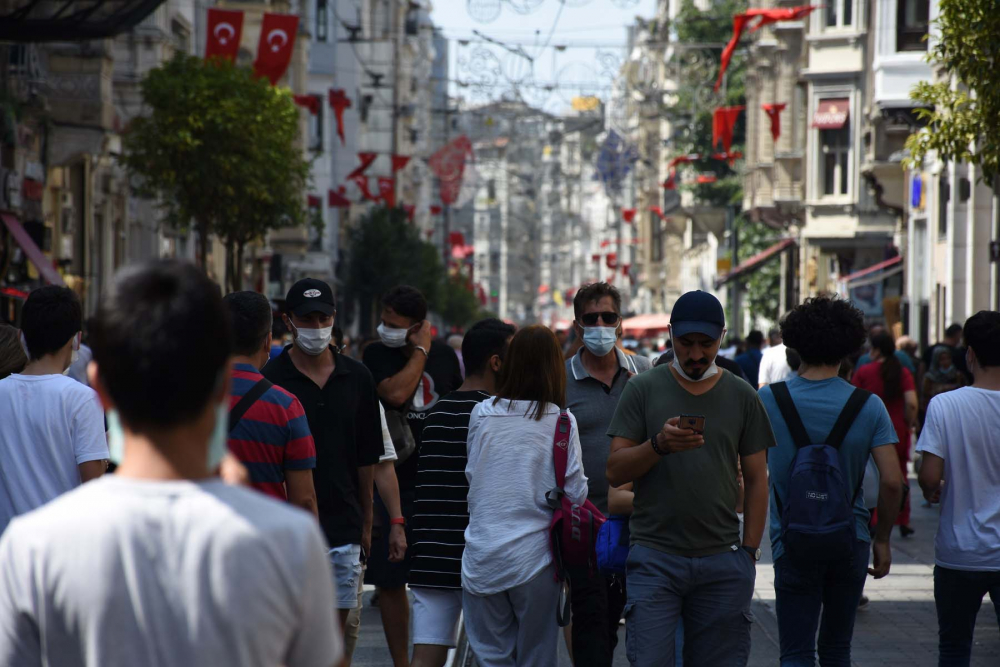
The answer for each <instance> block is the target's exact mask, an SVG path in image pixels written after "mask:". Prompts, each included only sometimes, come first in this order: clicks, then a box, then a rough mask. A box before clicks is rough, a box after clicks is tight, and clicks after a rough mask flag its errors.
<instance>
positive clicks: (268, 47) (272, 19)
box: [253, 13, 299, 86]
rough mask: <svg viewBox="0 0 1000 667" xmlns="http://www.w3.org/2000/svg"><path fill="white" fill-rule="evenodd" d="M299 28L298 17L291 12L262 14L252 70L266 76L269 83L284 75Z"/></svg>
mask: <svg viewBox="0 0 1000 667" xmlns="http://www.w3.org/2000/svg"><path fill="white" fill-rule="evenodd" d="M298 28H299V17H298V16H295V15H293V14H270V13H265V14H264V21H263V23H261V26H260V42H258V43H257V60H255V61H254V64H253V72H254V74H256V75H257V76H263V77H266V78H267V80H268V81H270V82H271V85H272V86H273V85H276V84H277V83H278V80H279V79H281V77H282V76H284V75H285V70H287V69H288V65H289V63H291V62H292V51H293V50H294V48H295V31H296V30H298Z"/></svg>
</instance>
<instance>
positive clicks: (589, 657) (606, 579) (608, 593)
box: [569, 570, 625, 667]
mask: <svg viewBox="0 0 1000 667" xmlns="http://www.w3.org/2000/svg"><path fill="white" fill-rule="evenodd" d="M569 583H570V588H571V601H572V605H573V664H574V665H575V666H576V667H611V663H612V661H613V660H614V655H615V647H616V646H617V645H618V623H619V621H621V618H622V610H623V609H625V575H618V576H617V577H611V576H605V575H603V574H599V573H595V574H594V575H593V576H589V575H588V573H587V572H585V571H583V572H576V571H572V570H571V571H570V572H569Z"/></svg>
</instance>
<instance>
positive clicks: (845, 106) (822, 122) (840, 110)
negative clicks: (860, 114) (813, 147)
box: [813, 97, 850, 130]
mask: <svg viewBox="0 0 1000 667" xmlns="http://www.w3.org/2000/svg"><path fill="white" fill-rule="evenodd" d="M849 110H850V103H849V101H848V99H847V98H846V97H844V98H837V99H833V100H820V101H819V104H818V105H817V106H816V113H815V114H813V127H815V128H817V129H820V130H839V129H840V128H842V127H844V125H845V124H846V123H847V115H848V111H849Z"/></svg>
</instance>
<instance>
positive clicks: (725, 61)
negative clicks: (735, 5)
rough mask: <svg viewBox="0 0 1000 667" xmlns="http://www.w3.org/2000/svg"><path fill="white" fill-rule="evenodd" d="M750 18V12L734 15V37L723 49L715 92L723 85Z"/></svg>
mask: <svg viewBox="0 0 1000 667" xmlns="http://www.w3.org/2000/svg"><path fill="white" fill-rule="evenodd" d="M749 20H750V16H749V15H748V14H737V15H736V16H734V17H733V37H732V39H730V40H729V43H728V44H726V48H724V49H723V50H722V62H721V63H720V64H719V78H718V79H717V80H716V81H715V92H719V86H721V85H722V77H723V76H724V75H725V74H726V70H727V69H728V68H729V61H730V60H732V58H733V52H734V51H736V45H737V44H738V43H739V41H740V37H742V36H743V29H744V28H746V27H747V22H748V21H749Z"/></svg>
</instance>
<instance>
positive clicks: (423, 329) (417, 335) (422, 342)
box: [410, 320, 431, 352]
mask: <svg viewBox="0 0 1000 667" xmlns="http://www.w3.org/2000/svg"><path fill="white" fill-rule="evenodd" d="M410 343H411V344H412V345H414V346H415V347H422V348H424V349H425V350H427V351H428V352H430V351H431V323H430V322H428V321H427V320H424V321H423V322H421V323H420V328H419V329H417V330H416V331H414V332H413V333H411V334H410Z"/></svg>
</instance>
